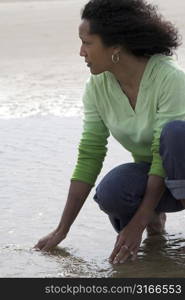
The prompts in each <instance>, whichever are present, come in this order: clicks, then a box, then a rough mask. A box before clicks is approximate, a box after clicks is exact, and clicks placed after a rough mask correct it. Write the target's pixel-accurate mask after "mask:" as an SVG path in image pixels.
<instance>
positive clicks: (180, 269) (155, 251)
mask: <svg viewBox="0 0 185 300" xmlns="http://www.w3.org/2000/svg"><path fill="white" fill-rule="evenodd" d="M184 242H185V240H184V239H180V238H177V236H173V235H172V236H171V235H168V234H165V235H154V236H151V237H150V238H146V239H145V240H144V241H143V244H142V246H141V249H140V251H139V254H138V258H137V260H136V261H135V262H131V261H127V262H126V263H125V264H124V265H120V266H116V267H114V269H115V271H116V272H114V274H113V277H116V278H124V277H125V278H127V277H132V278H134V277H135V278H139V277H161V278H165V277H166V278H167V277H172V278H173V277H183V278H184V277H185V253H183V252H182V251H180V249H181V247H182V245H183V244H184Z"/></svg>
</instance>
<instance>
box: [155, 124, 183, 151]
mask: <svg viewBox="0 0 185 300" xmlns="http://www.w3.org/2000/svg"><path fill="white" fill-rule="evenodd" d="M184 146H185V121H182V120H174V121H171V122H168V123H166V124H165V126H164V127H163V129H162V131H161V137H160V153H161V155H162V154H163V151H164V149H165V148H168V150H170V151H172V152H173V153H176V152H177V150H179V147H180V148H181V147H183V148H184Z"/></svg>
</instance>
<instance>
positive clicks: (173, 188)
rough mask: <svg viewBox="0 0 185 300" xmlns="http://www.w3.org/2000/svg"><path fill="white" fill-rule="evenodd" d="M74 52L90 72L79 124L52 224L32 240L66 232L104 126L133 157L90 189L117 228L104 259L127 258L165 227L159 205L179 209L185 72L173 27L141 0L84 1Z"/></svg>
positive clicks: (43, 243) (95, 167)
mask: <svg viewBox="0 0 185 300" xmlns="http://www.w3.org/2000/svg"><path fill="white" fill-rule="evenodd" d="M79 36H80V39H81V40H82V46H81V49H80V55H81V56H82V57H83V58H84V59H85V62H86V63H87V66H88V67H89V68H90V71H91V74H92V75H91V78H90V79H89V81H88V82H87V84H86V88H85V92H84V96H83V103H84V114H85V119H84V130H83V134H82V138H81V141H80V145H79V156H78V161H77V164H76V167H75V170H74V173H73V176H72V180H71V185H70V189H69V194H68V198H67V202H66V206H65V209H64V212H63V214H62V217H61V221H60V223H59V225H58V226H57V228H56V229H55V230H54V231H53V232H52V233H50V234H49V235H47V236H46V237H44V238H42V239H41V240H40V241H39V242H38V244H37V245H36V246H35V247H36V248H38V249H41V250H45V251H48V250H50V249H51V248H53V247H54V246H56V245H57V244H58V243H60V242H61V241H62V240H63V239H65V237H66V235H67V233H68V231H69V229H70V227H71V225H72V223H73V221H74V220H75V218H76V216H77V214H78V213H79V211H80V209H81V207H82V205H83V204H84V202H85V200H86V198H87V197H88V195H89V192H90V191H91V189H92V187H93V186H94V184H95V181H96V178H97V176H98V174H99V173H100V171H101V168H102V163H103V160H104V157H105V155H106V151H107V148H106V145H107V138H108V136H109V134H110V133H111V134H112V135H113V136H114V137H115V138H116V139H117V140H118V141H119V142H120V144H121V145H123V147H125V148H126V149H127V150H128V151H130V152H131V153H132V155H133V158H134V162H132V163H127V164H123V165H120V166H118V167H116V168H114V169H113V170H111V171H110V172H109V173H108V174H107V175H106V176H105V177H104V178H103V180H102V181H101V182H100V183H99V185H98V187H97V188H96V194H95V196H94V199H95V201H96V202H97V203H98V204H99V206H100V208H101V209H102V210H103V211H104V212H105V213H107V214H108V216H109V219H110V221H111V223H112V225H113V227H114V228H115V230H116V231H117V232H118V237H117V240H116V243H115V247H114V249H113V251H112V254H111V256H110V262H113V263H123V262H124V261H125V260H126V259H128V258H131V259H132V260H134V259H135V258H136V256H137V252H138V250H139V247H140V243H141V240H142V234H143V231H144V230H145V229H147V231H148V234H153V233H161V232H163V231H164V225H165V220H166V215H165V212H176V211H180V210H182V209H184V199H185V185H184V183H185V166H184V165H185V164H183V163H182V162H183V161H185V151H184V150H183V149H185V141H184V140H185V139H184V135H185V122H184V121H183V120H185V72H184V71H183V70H182V69H181V68H180V67H179V66H178V65H177V63H176V62H175V60H174V59H173V58H172V57H171V56H172V55H173V51H174V50H175V49H176V48H177V47H178V46H179V45H180V42H179V36H178V31H177V30H176V28H175V27H174V26H173V25H172V24H171V23H170V22H167V21H165V20H164V19H163V18H162V17H161V16H160V15H159V13H158V12H157V9H156V8H155V7H154V6H152V5H150V4H147V3H146V2H145V1H143V0H91V1H89V2H88V3H87V4H86V5H85V7H84V9H83V11H82V23H81V25H80V27H79Z"/></svg>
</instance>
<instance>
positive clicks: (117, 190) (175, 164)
mask: <svg viewBox="0 0 185 300" xmlns="http://www.w3.org/2000/svg"><path fill="white" fill-rule="evenodd" d="M160 155H161V158H162V161H163V167H164V169H165V172H166V175H167V177H166V178H165V185H166V190H165V192H164V194H163V195H162V197H161V199H160V201H159V204H158V205H157V207H156V211H157V212H177V211H180V210H183V209H184V207H183V205H182V203H181V201H180V199H185V121H171V122H169V123H167V124H166V125H165V126H164V128H163V130H162V132H161V136H160ZM149 169H150V163H146V162H141V163H126V164H123V165H120V166H117V167H115V168H114V169H112V170H111V171H110V172H109V173H108V174H107V175H105V177H104V178H103V179H102V180H101V182H100V183H99V185H98V186H97V188H96V194H95V196H94V199H95V201H96V202H97V203H98V204H99V207H100V209H101V210H103V211H104V212H105V213H106V214H108V216H109V219H110V221H111V223H112V225H113V227H114V229H115V230H116V231H117V232H119V231H120V230H122V228H123V227H125V226H126V225H127V224H128V222H129V221H130V220H131V218H132V217H133V216H134V214H135V212H136V210H137V209H138V207H139V205H140V203H141V201H142V199H143V196H144V193H145V189H146V185H147V180H148V171H149Z"/></svg>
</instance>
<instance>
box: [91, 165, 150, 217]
mask: <svg viewBox="0 0 185 300" xmlns="http://www.w3.org/2000/svg"><path fill="white" fill-rule="evenodd" d="M148 170H149V164H145V163H143V164H142V163H141V164H136V163H127V164H124V165H120V166H118V167H116V168H114V169H113V170H111V171H110V172H109V173H108V174H107V175H105V177H104V178H103V179H102V180H101V182H100V183H99V185H98V186H97V188H96V194H95V196H94V199H95V201H96V202H97V203H98V204H99V206H100V208H101V209H102V210H103V211H105V212H106V213H108V214H110V213H111V214H112V213H113V214H117V213H118V212H120V211H122V212H124V213H125V212H127V211H128V213H131V212H132V211H133V210H134V209H135V208H136V207H137V206H138V205H139V203H140V201H141V198H142V195H143V194H144V191H145V187H146V181H147V173H148Z"/></svg>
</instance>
